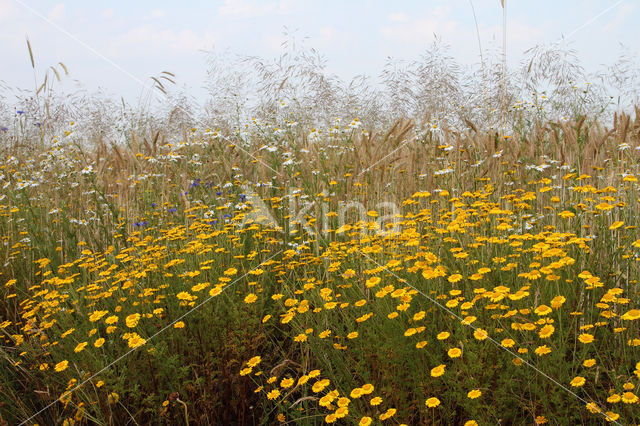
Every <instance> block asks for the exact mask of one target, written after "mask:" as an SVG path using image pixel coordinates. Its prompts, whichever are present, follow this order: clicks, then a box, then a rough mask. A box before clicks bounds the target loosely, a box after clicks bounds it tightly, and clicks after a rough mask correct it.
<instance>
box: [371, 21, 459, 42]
mask: <svg viewBox="0 0 640 426" xmlns="http://www.w3.org/2000/svg"><path fill="white" fill-rule="evenodd" d="M459 30H460V22H458V21H455V20H446V19H438V18H425V19H418V20H415V21H411V22H403V23H402V24H393V25H387V26H384V27H382V28H381V30H380V33H381V35H382V37H383V38H385V39H387V40H392V41H399V42H402V43H411V44H414V43H418V44H425V41H426V40H430V39H431V38H432V37H433V35H434V34H436V35H438V36H442V38H443V39H444V40H446V41H448V42H450V41H451V38H453V36H455V35H456V34H457V33H458V31H459Z"/></svg>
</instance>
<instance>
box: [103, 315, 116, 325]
mask: <svg viewBox="0 0 640 426" xmlns="http://www.w3.org/2000/svg"><path fill="white" fill-rule="evenodd" d="M118 319H119V318H118V316H117V315H111V316H110V317H107V318H106V319H105V320H104V323H105V324H107V325H111V324H115V323H117V322H118Z"/></svg>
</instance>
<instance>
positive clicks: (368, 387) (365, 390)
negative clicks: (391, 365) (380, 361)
mask: <svg viewBox="0 0 640 426" xmlns="http://www.w3.org/2000/svg"><path fill="white" fill-rule="evenodd" d="M360 389H362V393H363V394H365V395H369V394H370V393H371V392H373V390H374V389H375V388H374V386H373V385H372V384H371V383H367V384H365V385H363V386H362V387H361V388H360Z"/></svg>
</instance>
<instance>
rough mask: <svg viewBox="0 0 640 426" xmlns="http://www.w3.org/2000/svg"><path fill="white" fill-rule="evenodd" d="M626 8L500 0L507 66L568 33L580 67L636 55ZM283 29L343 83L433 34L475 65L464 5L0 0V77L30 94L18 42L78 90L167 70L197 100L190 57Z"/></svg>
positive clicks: (633, 1)
mask: <svg viewBox="0 0 640 426" xmlns="http://www.w3.org/2000/svg"><path fill="white" fill-rule="evenodd" d="M473 4H474V6H475V9H476V12H477V18H478V23H479V26H480V33H481V41H482V43H483V47H485V48H489V47H492V46H493V47H494V48H499V47H500V46H501V43H502V9H501V6H500V1H499V0H474V2H473ZM638 6H640V5H639V3H638V0H626V1H622V2H616V1H601V0H582V1H548V0H538V1H526V2H525V1H521V0H519V1H516V0H507V19H508V23H507V34H508V45H507V46H508V47H507V49H508V57H509V63H510V64H516V63H517V62H518V60H519V59H520V58H521V55H522V52H523V51H524V50H525V49H527V48H529V47H532V46H534V45H536V44H538V43H547V42H551V41H554V40H558V39H559V38H561V37H562V36H563V35H564V36H567V35H569V34H572V33H573V32H574V31H575V30H576V29H577V31H576V32H575V33H573V34H572V35H571V37H570V38H569V41H570V42H571V46H572V47H573V48H575V49H576V50H577V51H578V54H579V56H580V58H581V60H582V61H583V63H584V65H585V66H586V68H587V69H588V70H591V69H595V68H597V67H598V65H600V64H610V63H612V62H613V61H614V60H615V59H616V58H617V56H618V54H619V52H620V48H619V43H621V42H622V43H624V44H625V45H626V46H627V47H628V48H630V49H631V50H632V51H633V52H635V53H636V54H640V44H639V43H638V41H637V40H639V39H640V30H639V28H638V25H637V23H638V22H640V8H639V7H638ZM30 9H32V10H30ZM607 9H610V10H608V11H606V12H604V11H605V10H607ZM34 12H35V13H34ZM603 12H604V13H603ZM36 13H37V14H40V15H42V17H39V16H38V15H37V14H36ZM600 14H601V16H598V15H600ZM43 17H45V18H46V19H43ZM594 19H595V20H594ZM591 20H593V22H591V23H589V21H591ZM56 26H58V27H59V28H56ZM285 26H286V27H288V28H290V29H292V30H294V29H297V34H298V36H300V37H302V36H306V37H309V39H308V40H307V41H306V43H307V45H308V46H309V47H315V48H317V49H318V50H319V51H320V52H322V53H323V54H324V55H325V56H326V58H327V60H328V71H330V72H332V73H335V74H337V75H338V76H340V77H342V78H345V79H349V78H351V77H353V76H355V75H356V74H361V73H364V74H368V75H371V76H374V77H375V76H377V75H378V74H379V72H380V71H381V68H382V65H383V64H384V61H385V60H386V58H387V57H388V56H393V57H396V58H401V59H409V60H410V59H416V58H417V57H418V56H419V55H420V53H421V52H423V51H424V49H425V48H426V47H427V46H428V45H429V44H430V43H431V42H432V41H433V35H434V33H435V34H437V35H439V36H440V37H441V38H442V39H443V40H444V41H445V42H447V43H448V44H450V45H451V53H452V54H453V56H454V57H456V58H457V59H458V60H459V61H460V62H461V63H467V64H468V63H473V62H477V61H478V41H477V37H476V29H475V25H474V21H473V15H472V11H471V6H470V2H469V1H468V0H449V1H439V0H431V1H427V0H422V1H413V0H412V1H393V2H392V1H373V0H342V1H306V0H299V1H293V0H280V1H270V0H260V1H258V0H226V1H207V2H173V1H162V0H156V1H153V2H150V1H119V0H118V1H111V2H87V1H63V2H48V1H40V0H34V1H30V0H20V1H16V0H0V28H2V30H1V31H0V46H2V47H1V50H2V60H1V61H0V80H2V81H4V82H5V83H6V84H7V85H9V86H12V87H16V86H17V87H26V88H31V87H33V85H34V82H33V75H32V72H31V67H30V64H29V59H28V54H27V50H26V44H25V36H29V38H30V40H31V43H32V45H33V48H34V51H35V56H36V62H37V65H38V66H39V67H40V70H41V71H42V70H43V69H44V68H45V67H46V66H48V65H52V64H55V63H56V62H58V61H62V62H64V63H65V64H66V65H67V66H68V67H69V69H70V71H71V78H73V79H76V80H78V81H80V82H82V83H83V84H84V85H85V86H86V88H87V89H89V90H93V89H95V88H96V87H98V86H101V87H103V88H105V89H106V90H107V91H108V92H110V93H113V94H115V95H118V96H119V95H124V96H125V98H126V99H135V97H136V96H137V95H138V94H139V93H140V85H139V83H138V82H136V80H135V79H134V78H133V77H132V76H134V77H136V78H137V79H139V80H144V81H147V80H148V77H149V76H151V75H156V74H158V73H159V72H160V71H162V70H168V71H172V72H174V73H175V74H176V75H177V79H178V82H179V84H180V85H184V86H186V87H188V88H189V90H190V91H191V92H192V93H194V94H195V95H196V96H197V97H198V98H201V97H202V95H203V91H202V90H201V89H200V87H201V85H202V82H203V80H204V78H205V72H206V65H205V57H204V55H203V53H202V52H201V50H202V49H207V50H211V49H213V48H215V49H216V50H226V49H228V50H229V51H231V52H234V53H239V54H250V55H259V56H263V57H275V56H277V55H278V54H279V52H280V44H281V42H282V40H283V28H284V27H285ZM583 26H584V27H583ZM60 28H63V29H64V30H65V31H67V32H68V33H69V34H70V35H72V36H73V37H74V38H76V39H77V40H80V41H81V42H82V43H84V45H83V44H81V43H79V42H78V41H76V40H74V39H73V38H72V37H70V36H69V35H68V34H65V33H64V32H63V31H61V30H60ZM87 46H90V47H91V48H93V49H94V50H95V52H99V54H100V55H103V56H104V57H106V58H108V59H109V60H110V61H111V62H112V63H109V62H108V61H106V60H105V59H104V58H101V57H99V56H98V55H96V53H95V52H92V51H91V50H90V49H88V48H87ZM113 63H115V64H117V65H118V66H119V67H121V70H119V69H117V68H116V67H115V66H114V65H113ZM122 70H125V71H126V72H123V71H122Z"/></svg>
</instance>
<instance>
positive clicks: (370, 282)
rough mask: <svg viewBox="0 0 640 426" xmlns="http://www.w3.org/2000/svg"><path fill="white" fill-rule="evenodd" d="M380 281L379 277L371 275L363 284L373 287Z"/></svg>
mask: <svg viewBox="0 0 640 426" xmlns="http://www.w3.org/2000/svg"><path fill="white" fill-rule="evenodd" d="M380 281H381V279H380V278H379V277H371V278H369V279H368V280H367V281H366V282H365V285H366V286H367V287H368V288H371V287H375V286H377V285H378V284H380Z"/></svg>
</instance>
